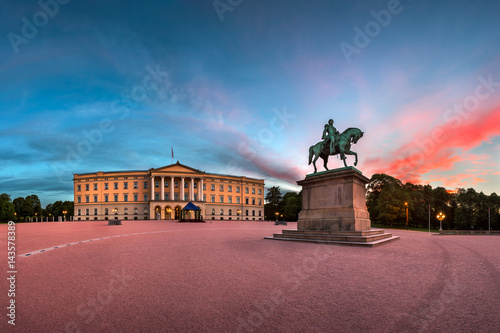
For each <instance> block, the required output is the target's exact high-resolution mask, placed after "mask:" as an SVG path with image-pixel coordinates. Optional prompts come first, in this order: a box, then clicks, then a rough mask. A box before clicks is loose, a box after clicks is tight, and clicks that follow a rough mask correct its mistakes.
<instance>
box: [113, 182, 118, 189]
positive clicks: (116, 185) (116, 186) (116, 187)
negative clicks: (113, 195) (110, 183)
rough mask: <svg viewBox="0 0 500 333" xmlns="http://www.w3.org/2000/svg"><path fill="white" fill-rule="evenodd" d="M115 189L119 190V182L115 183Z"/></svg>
mask: <svg viewBox="0 0 500 333" xmlns="http://www.w3.org/2000/svg"><path fill="white" fill-rule="evenodd" d="M114 189H115V190H117V189H118V183H117V182H115V187H114Z"/></svg>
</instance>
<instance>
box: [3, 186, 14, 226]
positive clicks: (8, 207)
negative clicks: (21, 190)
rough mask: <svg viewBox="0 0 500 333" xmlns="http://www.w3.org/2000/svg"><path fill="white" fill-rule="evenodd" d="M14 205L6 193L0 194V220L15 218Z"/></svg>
mask: <svg viewBox="0 0 500 333" xmlns="http://www.w3.org/2000/svg"><path fill="white" fill-rule="evenodd" d="M14 213H15V207H14V204H13V203H12V201H11V200H10V195H9V194H7V193H2V194H0V221H9V220H14V219H15V214H14Z"/></svg>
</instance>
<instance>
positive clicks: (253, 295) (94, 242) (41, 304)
mask: <svg viewBox="0 0 500 333" xmlns="http://www.w3.org/2000/svg"><path fill="white" fill-rule="evenodd" d="M0 228H1V230H2V235H5V234H6V231H7V225H1V226H0ZM284 228H285V229H295V228H296V223H288V225H287V226H283V225H279V226H275V225H274V223H273V222H236V221H233V222H230V221H214V222H213V223H198V224H189V223H183V224H181V223H176V222H174V221H123V225H121V226H108V225H107V222H102V221H101V222H71V223H69V222H65V223H30V224H17V225H16V233H17V234H16V242H17V249H16V251H17V255H18V258H17V265H18V267H17V269H18V274H17V293H16V305H17V308H16V309H17V314H16V326H15V330H12V328H13V327H12V326H11V325H7V323H6V320H5V315H4V320H2V324H1V325H0V331H2V332H6V331H7V332H8V331H13V332H14V331H16V332H337V331H338V332H472V331H474V332H498V327H500V310H499V309H500V237H496V236H438V235H430V234H429V233H424V232H414V231H401V230H391V232H392V233H393V234H394V235H397V236H400V240H399V241H397V242H391V243H389V244H386V245H383V246H380V247H376V248H358V247H344V246H331V245H319V244H309V243H300V242H277V241H269V240H264V237H265V236H271V235H272V234H273V233H277V232H280V231H281V230H282V229H284ZM68 244H71V245H68ZM1 251H2V252H1V253H2V255H3V257H2V258H6V257H7V254H6V249H5V246H3V247H2V249H1ZM4 260H5V259H4ZM2 280H3V282H2V283H3V284H2V290H4V291H5V290H7V289H8V286H7V285H6V280H5V279H2ZM4 294H5V293H4ZM5 298H6V295H4V296H3V299H5ZM4 303H5V302H4ZM4 309H5V307H4Z"/></svg>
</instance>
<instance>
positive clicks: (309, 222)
mask: <svg viewBox="0 0 500 333" xmlns="http://www.w3.org/2000/svg"><path fill="white" fill-rule="evenodd" d="M369 181H370V180H369V179H368V178H366V177H365V176H363V174H362V173H361V172H360V171H359V170H357V169H356V168H353V167H347V168H340V169H335V170H329V171H324V172H319V173H315V174H311V175H307V176H306V178H305V179H304V180H301V181H298V182H297V184H299V185H301V186H302V210H301V212H300V213H299V220H298V221H297V230H283V233H282V234H274V236H273V237H266V238H265V239H274V240H288V241H300V242H314V243H327V244H336V245H355V246H376V245H380V244H385V243H387V242H390V241H393V240H397V239H399V237H398V236H392V234H388V233H385V232H384V230H372V229H371V221H370V214H369V213H368V211H367V210H366V200H365V193H366V188H365V185H366V184H368V182H369Z"/></svg>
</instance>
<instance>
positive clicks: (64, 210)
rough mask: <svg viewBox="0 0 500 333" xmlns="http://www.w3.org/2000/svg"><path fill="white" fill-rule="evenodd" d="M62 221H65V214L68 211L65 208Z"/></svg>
mask: <svg viewBox="0 0 500 333" xmlns="http://www.w3.org/2000/svg"><path fill="white" fill-rule="evenodd" d="M62 213H63V221H66V214H67V213H68V211H66V210H63V212H62Z"/></svg>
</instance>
